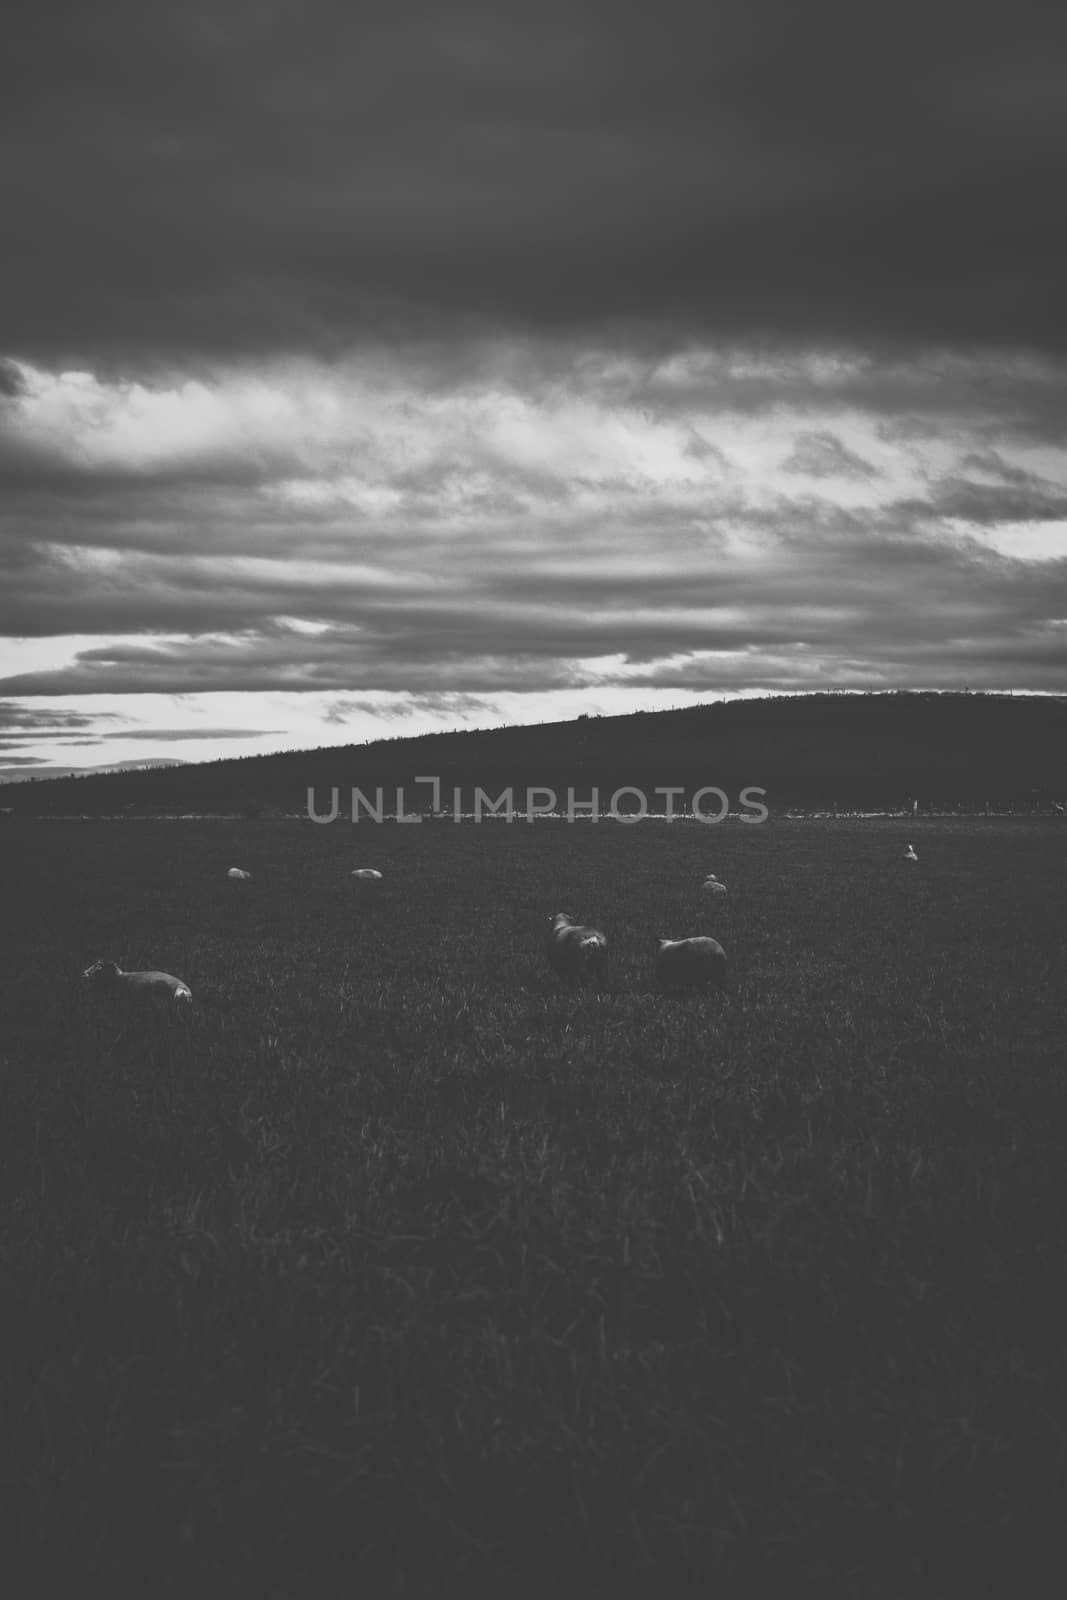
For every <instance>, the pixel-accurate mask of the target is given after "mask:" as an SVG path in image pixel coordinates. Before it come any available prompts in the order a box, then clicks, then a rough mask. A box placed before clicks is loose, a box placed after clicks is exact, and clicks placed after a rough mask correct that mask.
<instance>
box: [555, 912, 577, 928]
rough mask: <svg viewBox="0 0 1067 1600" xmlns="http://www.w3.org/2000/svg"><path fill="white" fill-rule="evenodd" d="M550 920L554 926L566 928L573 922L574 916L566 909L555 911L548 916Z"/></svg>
mask: <svg viewBox="0 0 1067 1600" xmlns="http://www.w3.org/2000/svg"><path fill="white" fill-rule="evenodd" d="M550 921H551V923H552V926H553V927H554V928H566V927H567V926H568V925H569V924H571V923H573V921H574V918H573V917H572V916H570V915H569V914H568V913H567V912H566V911H557V912H556V914H555V916H554V917H552V918H550Z"/></svg>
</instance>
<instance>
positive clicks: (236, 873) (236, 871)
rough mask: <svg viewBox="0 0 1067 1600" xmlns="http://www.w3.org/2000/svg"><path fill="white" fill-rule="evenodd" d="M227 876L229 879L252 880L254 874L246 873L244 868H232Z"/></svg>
mask: <svg viewBox="0 0 1067 1600" xmlns="http://www.w3.org/2000/svg"><path fill="white" fill-rule="evenodd" d="M226 876H227V877H228V878H250V877H251V876H252V874H251V873H250V872H246V871H245V869H244V868H243V867H231V868H230V870H229V872H227V874H226Z"/></svg>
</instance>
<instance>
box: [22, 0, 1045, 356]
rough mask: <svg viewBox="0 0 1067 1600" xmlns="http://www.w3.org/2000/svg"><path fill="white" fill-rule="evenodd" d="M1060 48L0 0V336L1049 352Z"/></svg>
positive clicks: (926, 14)
mask: <svg viewBox="0 0 1067 1600" xmlns="http://www.w3.org/2000/svg"><path fill="white" fill-rule="evenodd" d="M1065 43H1067V17H1065V16H1064V14H1063V12H1062V10H1060V9H1058V8H1054V7H1042V8H1038V7H1027V8H1025V9H1022V10H1020V8H1019V7H1018V6H1009V5H1007V4H1006V3H1005V0H923V3H921V4H920V3H918V0H897V3H896V4H894V5H893V6H879V7H874V6H860V5H856V4H855V0H806V3H805V4H803V5H799V4H797V3H796V0H723V3H720V4H716V5H709V4H707V3H706V0H701V3H698V0H684V3H683V0H663V3H661V4H659V5H656V6H653V7H650V6H648V5H647V4H646V3H644V0H611V3H610V4H609V3H608V0H566V3H564V0H555V3H551V0H543V3H541V4H539V5H538V6H536V7H530V6H528V5H525V4H524V5H522V6H519V5H517V4H508V3H506V0H481V3H475V0H458V3H457V4H455V5H449V6H447V7H443V6H441V5H440V4H439V3H438V0H413V3H411V4H409V5H406V6H404V7H396V6H392V5H389V6H386V5H385V4H384V3H379V4H371V5H360V6H358V7H355V6H349V5H347V4H343V3H342V0H334V3H321V0H320V3H317V4H316V3H310V4H309V3H305V0H277V3H275V4H272V5H269V6H261V5H259V4H254V3H252V0H221V3H220V0H212V3H211V4H210V5H209V4H199V5H198V4H195V3H190V4H186V5H183V6H182V7H180V8H178V7H166V8H159V7H152V6H145V5H143V4H140V3H135V0H122V3H116V0H100V3H99V4H94V5H90V6H87V5H84V4H83V3H81V0H34V3H33V4H30V3H24V4H21V5H18V6H16V7H15V11H14V16H12V14H11V12H10V10H9V13H8V17H7V19H6V33H5V49H4V56H3V67H2V68H0V105H2V108H3V109H2V123H0V128H2V144H0V174H2V177H3V184H4V193H5V214H4V223H5V233H6V236H7V244H6V246H5V250H4V252H3V256H2V258H0V349H2V350H7V351H10V352H11V353H12V354H15V355H28V356H39V357H42V358H72V359H80V360H86V361H92V362H94V363H97V364H99V363H107V362H112V363H114V364H115V365H116V366H120V367H121V366H123V365H125V366H137V365H141V364H143V363H145V362H147V361H150V360H152V359H154V358H157V357H158V358H159V359H173V358H175V357H177V358H179V359H181V360H183V361H185V360H189V361H190V362H194V361H195V360H196V359H197V358H198V356H211V355H213V354H217V353H220V352H234V351H244V352H246V353H247V352H258V351H265V350H268V349H289V350H296V349H300V350H312V349H314V350H318V351H319V352H320V353H324V354H329V355H332V354H333V353H335V352H336V351H337V349H338V348H339V346H343V345H344V344H346V343H348V342H349V341H350V340H351V339H353V338H355V339H360V338H366V339H374V338H380V337H386V338H391V337H395V336H396V335H397V334H400V333H403V334H405V335H407V336H410V337H412V338H422V337H427V338H432V337H435V336H436V335H438V334H439V333H440V332H441V331H442V329H448V330H450V331H456V330H463V329H465V328H473V327H478V326H490V327H498V328H502V329H505V330H509V329H510V330H519V329H527V330H541V329H567V330H570V331H573V330H575V329H588V328H591V327H592V326H593V325H599V326H601V327H603V328H606V329H611V330H613V333H614V336H615V337H616V338H618V337H621V336H622V334H623V331H624V330H628V337H630V338H631V339H632V340H633V342H634V343H635V345H642V344H648V343H649V341H651V346H653V347H654V345H655V343H656V340H657V339H658V338H661V337H673V336H675V335H679V336H684V337H688V336H692V335H696V336H698V337H700V336H709V337H713V338H719V337H739V338H743V339H748V338H750V337H763V336H770V337H781V338H785V339H794V340H799V341H801V342H805V341H817V342H823V341H827V340H833V339H835V338H836V339H840V340H843V341H845V342H847V343H859V344H863V343H866V342H868V341H879V340H882V339H891V340H905V341H907V340H914V341H917V342H920V343H930V342H934V343H939V342H943V343H954V344H963V345H967V344H971V343H974V342H979V343H981V342H991V343H1001V344H1010V343H1021V344H1032V345H1038V346H1043V347H1050V346H1057V347H1059V348H1063V347H1064V345H1065V343H1067V339H1065V323H1064V319H1063V316H1062V283H1063V281H1064V279H1065V277H1067V272H1065V267H1067V260H1065V255H1067V249H1065V241H1067V222H1065V219H1064V215H1063V211H1062V208H1061V207H1060V206H1059V205H1057V204H1056V202H1055V198H1054V197H1055V195H1056V194H1057V193H1059V191H1060V189H1061V187H1062V178H1063V169H1064V160H1065V154H1067V122H1065V111H1064V75H1065V67H1064V61H1065V51H1064V46H1065Z"/></svg>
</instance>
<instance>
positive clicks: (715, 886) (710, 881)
mask: <svg viewBox="0 0 1067 1600" xmlns="http://www.w3.org/2000/svg"><path fill="white" fill-rule="evenodd" d="M704 891H705V893H706V894H725V893H726V885H725V883H720V882H719V880H718V878H717V877H716V876H715V874H714V872H709V874H708V876H707V877H706V878H705V879H704Z"/></svg>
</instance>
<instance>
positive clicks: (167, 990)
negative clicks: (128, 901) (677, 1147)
mask: <svg viewBox="0 0 1067 1600" xmlns="http://www.w3.org/2000/svg"><path fill="white" fill-rule="evenodd" d="M918 859H919V857H918V856H917V855H916V853H915V850H914V848H913V847H912V846H911V845H910V844H909V845H908V847H907V849H906V850H905V852H904V860H905V861H918ZM226 876H227V877H228V878H233V879H241V880H245V879H249V878H251V876H252V874H251V873H250V872H246V871H245V870H244V868H243V867H230V869H229V870H228V872H227V874H226ZM350 876H351V877H353V878H356V879H359V880H362V881H366V882H376V881H377V880H379V879H380V878H381V876H382V875H381V873H380V872H379V871H378V869H377V868H376V867H356V868H355V870H354V871H353V872H352V873H351V874H350ZM703 887H704V892H705V893H707V894H725V893H726V885H725V884H724V883H722V882H720V880H719V879H718V878H717V877H716V876H715V874H714V872H711V873H709V874H708V876H707V878H706V879H705V880H704V886H703ZM653 942H654V945H655V950H656V955H655V962H656V977H657V978H658V980H659V985H660V988H661V989H662V990H663V992H664V993H665V994H671V993H678V992H680V991H683V990H690V989H700V988H710V987H719V988H721V987H722V986H723V985H724V984H725V982H726V951H725V950H724V949H723V947H722V945H721V944H720V943H719V941H718V940H717V939H712V938H710V937H709V936H708V935H706V934H698V935H695V936H693V937H690V938H686V939H664V938H656V939H655V940H654V941H653ZM547 950H548V963H549V966H550V967H551V968H552V970H553V972H555V973H556V974H557V975H558V976H559V977H561V978H565V979H569V980H577V981H581V980H584V979H593V980H595V981H599V980H601V979H603V978H604V977H605V975H606V973H607V965H608V941H607V936H606V934H604V933H603V932H602V931H601V929H599V928H593V927H590V926H588V925H587V924H586V923H581V922H575V920H574V918H573V917H572V916H570V915H569V914H568V913H567V912H566V911H557V912H556V915H555V916H554V917H553V918H552V927H551V930H550V932H549V935H548V945H547ZM83 977H84V978H85V979H86V981H87V982H89V983H90V984H92V985H93V986H94V987H95V988H97V989H101V990H106V991H109V992H111V993H119V992H123V991H124V992H126V993H129V994H137V995H146V996H161V997H163V998H164V999H167V1000H171V1001H173V1002H174V1003H175V1004H176V1005H178V1006H180V1007H182V1008H183V1009H184V1008H185V1007H186V1006H188V1005H190V1004H191V1003H192V998H193V992H192V990H191V989H190V988H189V985H188V984H187V983H183V982H182V980H181V979H180V978H175V977H174V976H173V975H172V974H171V973H169V972H154V971H152V972H123V970H122V968H121V967H120V966H118V965H117V964H116V963H115V962H114V961H94V962H93V965H92V966H91V967H87V968H86V970H85V972H84V973H83Z"/></svg>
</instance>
